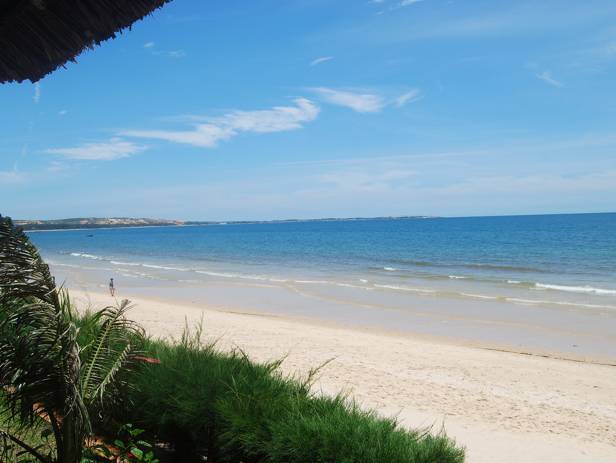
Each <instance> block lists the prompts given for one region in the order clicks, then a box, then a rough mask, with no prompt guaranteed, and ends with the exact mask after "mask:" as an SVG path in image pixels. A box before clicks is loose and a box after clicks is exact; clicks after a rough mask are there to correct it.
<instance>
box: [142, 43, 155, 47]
mask: <svg viewBox="0 0 616 463" xmlns="http://www.w3.org/2000/svg"><path fill="white" fill-rule="evenodd" d="M153 46H154V42H146V43H144V44H143V48H152V47H153Z"/></svg>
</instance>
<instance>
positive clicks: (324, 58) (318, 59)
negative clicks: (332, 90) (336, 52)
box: [310, 56, 334, 66]
mask: <svg viewBox="0 0 616 463" xmlns="http://www.w3.org/2000/svg"><path fill="white" fill-rule="evenodd" d="M333 59H334V57H333V56H322V57H321V58H317V59H314V60H312V61H311V62H310V66H316V65H317V64H321V63H325V62H326V61H331V60H333Z"/></svg>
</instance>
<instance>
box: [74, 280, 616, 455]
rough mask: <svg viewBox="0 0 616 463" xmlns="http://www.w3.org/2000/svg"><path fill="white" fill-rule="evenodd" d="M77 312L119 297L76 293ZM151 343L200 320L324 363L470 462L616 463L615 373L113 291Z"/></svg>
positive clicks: (257, 347)
mask: <svg viewBox="0 0 616 463" xmlns="http://www.w3.org/2000/svg"><path fill="white" fill-rule="evenodd" d="M71 295H72V298H73V299H74V302H75V303H76V304H77V306H78V307H79V308H80V309H83V308H87V307H91V308H100V307H102V306H105V305H109V304H113V303H114V302H115V300H114V299H113V298H111V297H110V296H109V295H108V294H105V293H102V292H93V291H84V290H75V291H71ZM117 297H119V298H128V299H130V300H131V301H132V302H133V303H134V304H135V307H134V308H133V309H132V311H131V315H132V318H133V319H135V320H137V321H139V322H140V323H141V324H142V325H143V326H144V327H145V328H146V330H147V332H148V333H149V334H150V335H152V336H155V337H177V336H179V335H180V333H181V332H182V330H183V328H184V326H185V323H188V324H189V325H192V324H195V323H197V322H198V321H199V320H200V319H202V318H203V320H204V325H205V335H206V337H207V339H208V340H217V341H218V345H219V346H220V348H221V349H231V348H234V347H239V348H241V349H243V350H245V351H246V352H247V353H248V354H249V355H250V357H251V358H252V359H254V360H256V361H265V360H270V359H279V358H281V357H285V361H284V363H283V364H282V367H281V368H282V371H283V372H284V373H286V374H296V375H302V374H306V372H307V371H308V370H310V368H312V367H315V366H318V365H321V364H323V363H324V362H326V361H328V360H331V362H329V363H328V364H327V365H326V366H325V367H324V368H323V369H322V370H321V373H320V379H319V381H318V383H317V384H316V387H317V388H318V389H320V390H321V391H323V392H324V393H326V394H334V393H336V392H339V391H345V392H348V393H350V394H352V396H353V397H354V398H355V399H356V400H357V401H358V402H359V403H360V404H361V405H362V406H365V407H371V408H375V409H376V410H377V411H378V412H379V413H380V414H382V415H387V416H397V417H398V418H399V420H400V422H401V423H403V424H404V425H406V426H412V427H426V426H433V427H434V428H437V429H438V428H440V427H441V426H444V428H445V430H446V432H447V434H448V435H450V436H451V437H453V438H455V439H456V440H457V441H458V442H459V443H461V444H462V445H464V446H466V448H467V461H469V462H471V463H483V462H494V461H500V462H545V461H559V462H584V461H592V462H613V461H616V367H614V366H609V365H600V364H593V363H587V362H578V361H571V360H561V359H556V358H546V357H542V356H534V355H524V354H519V353H514V352H503V351H495V350H490V349H483V348H479V347H476V346H469V345H464V344H460V343H457V344H456V343H448V342H444V341H442V340H437V339H433V338H429V337H426V336H419V335H413V334H405V335H400V334H396V333H389V332H385V331H374V330H369V329H360V328H357V329H355V328H348V327H340V326H336V325H335V324H333V323H330V322H328V323H327V324H325V323H319V322H316V321H314V320H306V319H302V318H299V317H290V316H281V315H280V314H264V313H258V314H257V313H249V312H247V311H245V310H242V308H241V307H238V308H237V309H233V310H231V309H229V308H228V307H226V308H225V309H224V310H222V309H220V308H219V307H217V306H214V305H211V306H208V305H206V304H202V303H189V302H186V301H174V300H167V299H165V300H163V299H155V298H149V297H144V296H142V295H138V296H135V295H132V294H125V293H122V294H119V295H117Z"/></svg>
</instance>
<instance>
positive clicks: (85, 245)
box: [30, 214, 616, 309]
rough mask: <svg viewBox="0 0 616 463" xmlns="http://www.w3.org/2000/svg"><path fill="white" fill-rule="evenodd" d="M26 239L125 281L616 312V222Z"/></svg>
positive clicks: (267, 228)
mask: <svg viewBox="0 0 616 463" xmlns="http://www.w3.org/2000/svg"><path fill="white" fill-rule="evenodd" d="M88 235H93V236H88ZM30 236H31V238H32V240H33V241H34V242H35V244H36V245H38V246H39V247H40V249H41V250H42V253H43V255H44V256H45V257H46V258H47V259H48V260H49V261H50V262H51V263H52V264H54V265H59V266H63V265H64V266H74V267H83V268H100V269H101V270H109V271H111V270H114V271H117V272H120V275H124V276H126V277H127V278H153V279H156V278H163V279H167V280H168V279H172V280H173V279H176V280H177V281H192V282H194V281H199V279H200V278H230V279H244V280H253V281H268V282H273V283H285V282H291V283H294V284H300V285H301V284H306V285H307V284H311V283H321V284H333V285H339V286H340V285H342V286H345V285H347V286H348V287H355V286H356V287H357V288H369V289H374V288H379V290H381V291H397V292H401V291H410V292H415V293H422V292H424V293H426V294H428V293H436V292H438V293H442V294H445V295H449V296H452V297H454V296H455V297H475V298H500V299H511V300H512V302H517V303H524V302H525V301H526V302H527V303H556V304H559V303H562V304H575V305H580V306H589V307H595V306H597V307H605V308H614V309H616V214H575V215H541V216H512V217H473V218H428V219H372V220H332V221H306V222H286V223H256V224H226V225H209V226H186V227H156V228H125V229H97V230H69V231H53V232H36V233H31V234H30ZM533 301H534V302H533Z"/></svg>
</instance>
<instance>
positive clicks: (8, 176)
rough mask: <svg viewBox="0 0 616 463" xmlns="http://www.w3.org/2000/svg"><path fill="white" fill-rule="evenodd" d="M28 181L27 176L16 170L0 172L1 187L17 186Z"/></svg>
mask: <svg viewBox="0 0 616 463" xmlns="http://www.w3.org/2000/svg"><path fill="white" fill-rule="evenodd" d="M25 180H26V175H25V174H24V173H22V172H20V171H18V170H16V169H13V170H0V186H2V185H15V184H17V183H23V182H24V181H25Z"/></svg>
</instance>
